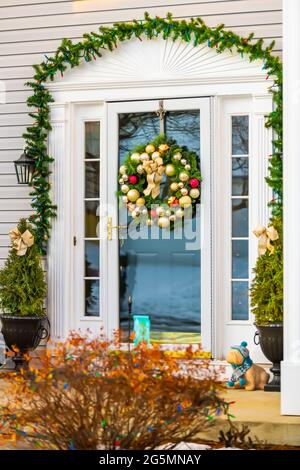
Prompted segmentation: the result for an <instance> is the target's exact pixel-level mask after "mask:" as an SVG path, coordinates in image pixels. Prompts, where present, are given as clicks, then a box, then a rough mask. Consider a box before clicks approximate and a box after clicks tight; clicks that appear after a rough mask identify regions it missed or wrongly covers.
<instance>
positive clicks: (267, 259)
mask: <svg viewBox="0 0 300 470" xmlns="http://www.w3.org/2000/svg"><path fill="white" fill-rule="evenodd" d="M272 225H273V226H274V227H275V228H276V230H277V231H278V234H279V239H278V240H276V241H275V242H273V245H274V247H275V251H274V254H271V253H270V252H269V251H268V250H267V252H266V253H265V254H264V255H261V256H259V257H258V258H257V262H256V266H255V268H254V270H253V272H254V274H255V278H254V280H253V282H252V285H251V289H250V293H251V306H252V309H253V310H252V311H253V313H254V315H255V319H256V323H257V324H258V325H262V324H266V323H278V322H282V321H283V250H282V221H281V220H280V219H278V218H274V219H273V220H272Z"/></svg>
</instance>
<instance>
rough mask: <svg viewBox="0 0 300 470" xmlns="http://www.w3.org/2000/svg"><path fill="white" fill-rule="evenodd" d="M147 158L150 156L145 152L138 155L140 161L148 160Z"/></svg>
mask: <svg viewBox="0 0 300 470" xmlns="http://www.w3.org/2000/svg"><path fill="white" fill-rule="evenodd" d="M149 158H150V157H149V155H148V153H146V152H144V153H142V154H141V155H140V160H141V162H145V161H146V160H149Z"/></svg>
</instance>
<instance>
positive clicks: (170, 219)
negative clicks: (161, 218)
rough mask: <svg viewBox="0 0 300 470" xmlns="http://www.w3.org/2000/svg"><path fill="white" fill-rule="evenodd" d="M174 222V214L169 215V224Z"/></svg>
mask: <svg viewBox="0 0 300 470" xmlns="http://www.w3.org/2000/svg"><path fill="white" fill-rule="evenodd" d="M175 220H176V215H175V214H172V215H170V217H169V221H170V222H175Z"/></svg>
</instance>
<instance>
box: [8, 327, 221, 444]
mask: <svg viewBox="0 0 300 470" xmlns="http://www.w3.org/2000/svg"><path fill="white" fill-rule="evenodd" d="M187 356H190V357H192V353H191V351H190V350H187ZM40 360H41V364H40V366H39V367H38V368H36V369H35V368H30V369H29V370H28V371H26V370H24V371H22V372H21V373H11V374H8V375H6V376H5V379H6V381H8V388H9V393H8V394H7V397H6V400H5V403H3V404H2V406H1V409H0V413H1V418H0V423H1V425H0V426H1V428H0V437H1V436H2V440H8V439H10V440H13V441H16V440H18V439H23V440H25V441H27V442H29V443H30V445H36V446H38V447H41V448H47V449H60V450H67V449H71V450H73V449H81V450H83V449H117V448H120V449H154V448H156V447H158V446H160V445H163V444H165V443H170V442H171V443H174V445H175V444H176V443H178V442H179V441H182V440H185V441H191V440H194V439H195V437H196V436H197V434H198V433H199V432H200V431H203V430H204V429H205V428H206V427H207V426H211V425H213V420H214V417H215V416H216V415H220V414H222V413H225V414H226V413H227V410H228V404H227V403H225V402H224V401H223V400H222V399H221V398H220V397H219V387H220V386H219V385H218V382H217V380H216V379H217V375H216V371H215V370H213V369H212V368H211V366H210V365H209V362H208V361H202V362H201V365H199V363H198V365H196V364H195V361H186V362H185V363H183V362H182V360H181V361H178V359H176V358H174V357H172V356H170V355H168V354H167V353H166V352H164V351H163V350H162V349H161V348H160V347H159V346H153V347H151V348H149V347H147V346H146V345H143V344H141V345H139V346H138V347H137V348H135V349H134V350H132V351H127V350H126V351H124V350H120V345H119V344H118V342H117V340H114V341H112V342H109V341H105V340H104V339H103V338H97V339H91V338H88V337H82V336H79V335H77V334H73V335H72V336H71V337H70V338H69V339H68V340H67V341H66V342H65V343H62V344H59V345H57V346H56V347H55V348H54V349H52V350H49V349H48V350H47V351H46V352H45V354H44V355H43V356H42V357H41V359H40ZM1 377H4V375H3V374H1ZM0 380H1V379H0Z"/></svg>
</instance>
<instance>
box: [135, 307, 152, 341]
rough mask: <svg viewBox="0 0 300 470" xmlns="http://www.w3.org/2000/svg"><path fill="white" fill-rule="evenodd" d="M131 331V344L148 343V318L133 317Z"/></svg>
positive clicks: (143, 316)
mask: <svg viewBox="0 0 300 470" xmlns="http://www.w3.org/2000/svg"><path fill="white" fill-rule="evenodd" d="M133 331H134V333H135V335H134V340H133V344H134V346H137V345H138V344H139V343H147V344H149V343H150V317H149V315H133Z"/></svg>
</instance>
